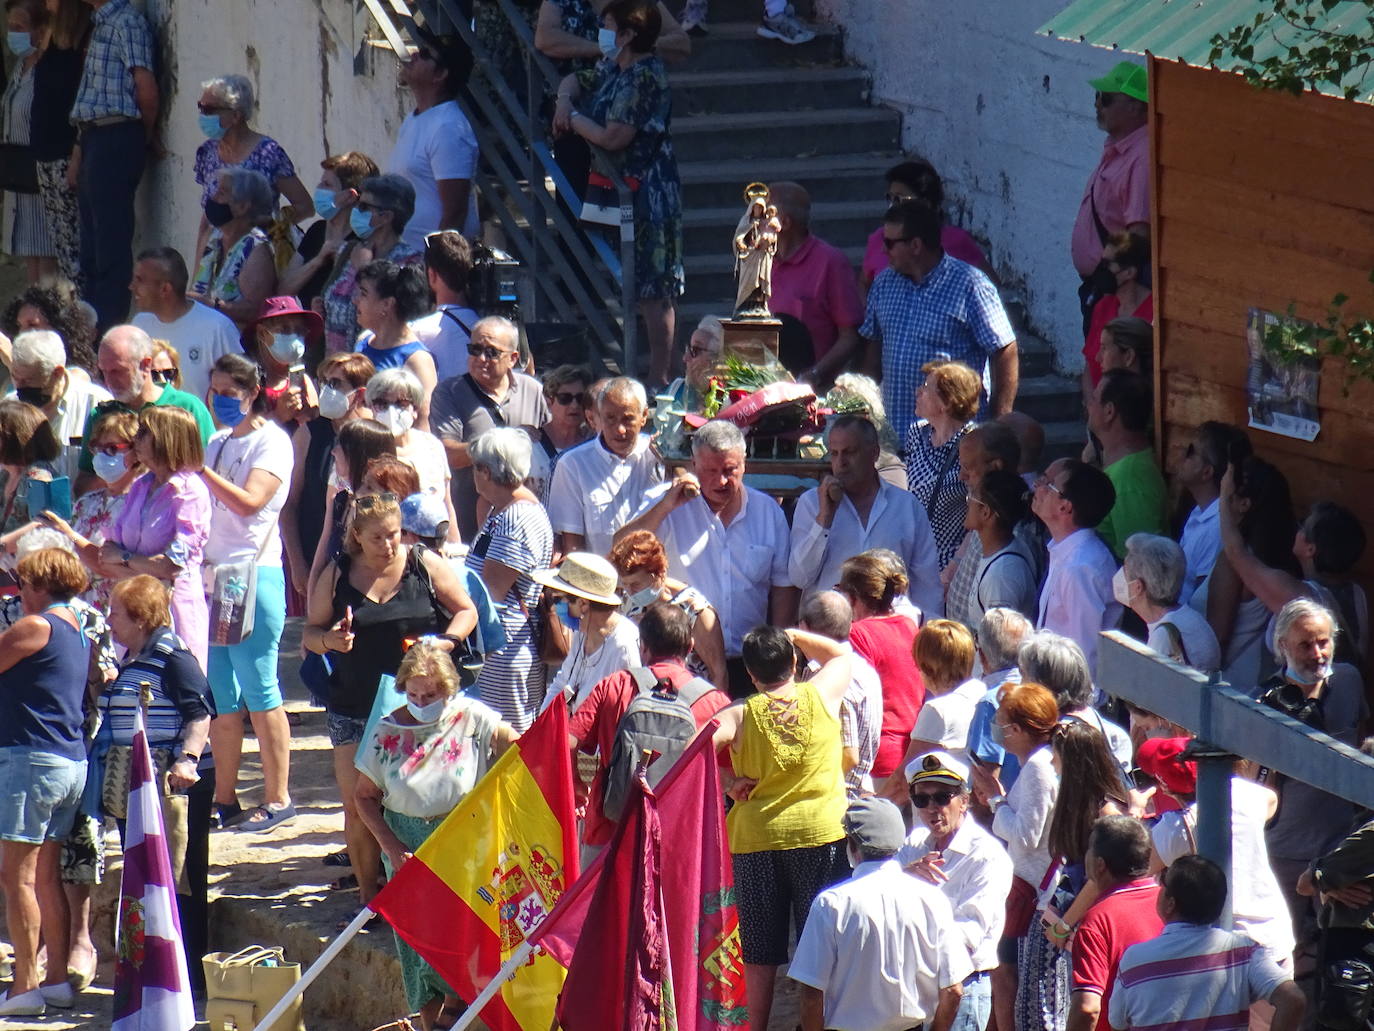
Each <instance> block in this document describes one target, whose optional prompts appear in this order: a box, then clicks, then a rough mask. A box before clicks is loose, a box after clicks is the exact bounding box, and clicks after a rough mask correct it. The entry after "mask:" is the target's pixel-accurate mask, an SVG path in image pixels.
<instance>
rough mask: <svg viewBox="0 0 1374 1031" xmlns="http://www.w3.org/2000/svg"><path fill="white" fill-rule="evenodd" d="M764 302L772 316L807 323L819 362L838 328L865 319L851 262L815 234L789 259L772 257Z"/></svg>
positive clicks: (854, 327)
mask: <svg viewBox="0 0 1374 1031" xmlns="http://www.w3.org/2000/svg"><path fill="white" fill-rule="evenodd" d="M768 303H769V306H770V307H771V308H772V309H773V311H774V312H775V313H776V314H780V315H791V316H793V317H794V318H798V319H801V321H802V322H804V323H805V324H806V328H807V329H808V330H810V331H811V347H812V350H813V351H814V352H815V355H816V360H817V361H820V359H821V358H823V357H824V356H825V353H826V352H827V351H829V350H830V349H831V348H832V347H834V346H835V340H836V339H837V338H838V337H839V335H840V330H842V329H857V328H858V327H859V324H860V323H861V322H863V320H864V306H863V302H862V301H860V300H859V284H858V282H857V281H856V280H855V279H854V268H853V266H851V265H850V264H849V260H848V259H847V258H846V257H845V256H844V254H843V253H842V252H841V251H840V250H839V249H838V248H837V247H833V246H831V245H830V244H828V243H826V242H825V241H824V240H821V239H818V238H817V237H815V236H808V237H807V238H806V242H805V243H803V244H802V245H801V246H800V247H798V248H797V249H796V251H795V252H793V253H792V254H791V255H790V256H789V257H787V258H783V257H778V258H775V259H774V260H773V294H772V296H771V297H770V298H769V302H768Z"/></svg>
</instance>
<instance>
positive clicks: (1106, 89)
mask: <svg viewBox="0 0 1374 1031" xmlns="http://www.w3.org/2000/svg"><path fill="white" fill-rule="evenodd" d="M1088 85H1089V86H1091V87H1092V88H1093V89H1095V90H1097V92H1099V93H1124V94H1126V96H1128V97H1131V98H1132V99H1134V100H1138V101H1140V102H1141V103H1142V104H1148V103H1149V102H1150V89H1149V78H1148V75H1147V73H1146V71H1145V66H1144V65H1140V64H1134V63H1133V62H1131V61H1122V62H1121V63H1120V64H1118V65H1117V66H1116V67H1115V68H1113V69H1112V70H1111V71H1109V72H1108V73H1107V74H1106V75H1104V76H1102V78H1100V79H1089V80H1088Z"/></svg>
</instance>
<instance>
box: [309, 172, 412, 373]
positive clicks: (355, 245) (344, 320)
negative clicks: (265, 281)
mask: <svg viewBox="0 0 1374 1031" xmlns="http://www.w3.org/2000/svg"><path fill="white" fill-rule="evenodd" d="M414 214H415V187H414V186H412V185H410V182H409V181H408V180H407V179H406V178H405V177H404V176H400V175H395V174H388V175H374V176H370V177H368V178H367V179H364V180H363V181H362V183H361V185H360V188H359V191H358V202H357V204H355V205H354V206H353V210H352V212H350V213H349V223H348V224H349V228H350V229H351V230H352V239H351V241H350V242H349V243H348V244H346V245H345V247H344V249H343V250H342V251H341V252H340V254H339V260H338V261H336V262H335V263H334V275H333V277H332V278H331V279H330V280H329V281H328V282H327V283H325V285H324V289H323V290H321V291H320V296H319V298H318V299H317V306H316V310H317V311H319V312H320V314H321V315H323V316H324V337H325V346H326V347H327V348H328V350H329V351H330V352H331V353H332V352H334V351H352V350H354V347H355V345H356V344H357V342H358V333H359V330H360V326H359V323H358V309H357V294H358V279H359V278H360V277H361V275H362V271H363V269H364V268H365V267H366V266H367V265H369V264H370V263H371V262H373V261H376V260H378V259H382V260H385V261H390V262H394V263H395V264H397V265H418V264H419V263H420V262H421V261H422V260H423V257H424V256H423V255H422V254H421V252H420V251H417V250H416V249H415V248H414V247H412V246H410V244H408V243H406V242H405V241H404V240H403V239H401V234H402V233H404V232H405V228H406V224H407V223H408V222H409V221H410V219H411V216H412V215H414Z"/></svg>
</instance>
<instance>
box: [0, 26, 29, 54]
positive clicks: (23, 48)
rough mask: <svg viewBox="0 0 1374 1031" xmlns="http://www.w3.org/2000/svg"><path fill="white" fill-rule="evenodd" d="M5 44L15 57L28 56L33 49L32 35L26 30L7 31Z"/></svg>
mask: <svg viewBox="0 0 1374 1031" xmlns="http://www.w3.org/2000/svg"><path fill="white" fill-rule="evenodd" d="M5 46H7V47H8V48H9V51H10V53H11V54H13V55H14V56H15V57H28V55H29V54H31V53H33V51H34V46H33V36H32V35H31V34H30V33H27V32H7V33H5Z"/></svg>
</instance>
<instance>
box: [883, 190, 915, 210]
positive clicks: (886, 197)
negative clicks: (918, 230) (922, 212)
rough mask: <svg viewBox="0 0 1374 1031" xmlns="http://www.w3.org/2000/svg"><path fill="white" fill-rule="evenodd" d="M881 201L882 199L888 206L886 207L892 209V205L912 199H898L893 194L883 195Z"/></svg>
mask: <svg viewBox="0 0 1374 1031" xmlns="http://www.w3.org/2000/svg"><path fill="white" fill-rule="evenodd" d="M883 199H884V200H885V201H887V206H888V207H892V206H893V205H894V204H900V203H902V201H907V200H912V199H913V198H911V197H899V196H898V195H897V194H895V193H888V194H885V195H884V196H883Z"/></svg>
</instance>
